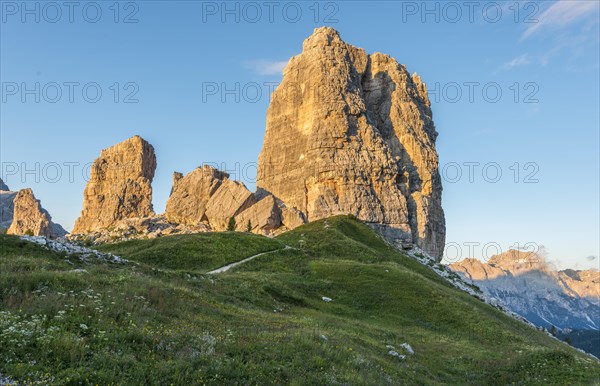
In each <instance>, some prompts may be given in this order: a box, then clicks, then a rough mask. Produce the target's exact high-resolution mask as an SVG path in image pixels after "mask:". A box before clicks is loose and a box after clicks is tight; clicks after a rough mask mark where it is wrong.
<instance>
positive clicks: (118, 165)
mask: <svg viewBox="0 0 600 386" xmlns="http://www.w3.org/2000/svg"><path fill="white" fill-rule="evenodd" d="M155 169H156V155H155V154H154V148H153V147H152V145H150V144H149V143H148V142H146V141H145V140H144V139H142V138H141V137H139V136H137V135H136V136H134V137H131V138H129V139H128V140H126V141H123V142H121V143H119V144H117V145H114V146H112V147H110V148H108V149H105V150H102V152H101V153H100V157H98V158H97V159H96V160H95V161H94V164H93V165H92V169H91V176H90V181H89V182H88V183H87V185H86V187H85V191H84V193H83V210H82V211H81V216H80V217H79V218H78V219H77V222H76V223H75V227H74V228H73V233H74V234H82V233H88V232H91V231H94V230H98V229H102V228H107V227H110V226H113V225H115V224H117V223H118V222H119V221H120V220H123V219H128V218H137V217H148V216H152V215H154V211H153V210H152V185H151V184H152V179H153V178H154V171H155Z"/></svg>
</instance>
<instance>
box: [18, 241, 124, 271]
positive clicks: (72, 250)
mask: <svg viewBox="0 0 600 386" xmlns="http://www.w3.org/2000/svg"><path fill="white" fill-rule="evenodd" d="M20 239H21V240H25V241H29V242H31V243H35V244H38V245H41V246H43V247H45V248H47V249H49V250H52V251H55V252H64V253H66V254H67V255H75V256H77V257H79V259H80V260H81V261H87V260H89V259H90V258H95V259H98V260H102V261H107V262H111V263H120V264H122V263H128V262H129V260H127V259H123V258H121V257H119V256H117V255H113V254H112V253H103V252H98V251H96V250H94V249H90V248H86V247H82V246H80V245H76V244H73V243H71V242H69V241H68V240H67V239H65V238H64V237H60V238H58V239H56V240H50V239H47V238H45V237H43V236H21V237H20Z"/></svg>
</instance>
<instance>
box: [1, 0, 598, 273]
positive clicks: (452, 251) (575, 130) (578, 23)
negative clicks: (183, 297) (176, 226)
mask: <svg viewBox="0 0 600 386" xmlns="http://www.w3.org/2000/svg"><path fill="white" fill-rule="evenodd" d="M467 3H468V2H467ZM23 4H24V3H22V2H20V1H19V2H11V1H4V0H3V1H2V2H1V4H0V5H1V8H0V12H1V14H0V16H1V18H2V19H1V24H0V28H1V29H0V78H1V81H2V103H1V105H0V108H1V112H0V125H1V126H0V127H1V132H0V141H1V143H0V158H1V163H2V165H1V166H2V169H1V175H2V178H3V179H4V181H5V182H6V183H7V184H8V185H9V187H10V188H11V189H13V190H16V189H20V188H23V187H32V188H33V189H34V192H35V194H36V196H37V197H38V198H39V199H41V201H42V204H43V206H44V207H45V208H47V209H48V210H49V211H50V213H51V214H52V216H53V218H54V219H55V220H56V221H57V222H59V223H61V224H62V225H64V226H65V227H66V228H67V229H70V228H72V226H73V223H74V221H75V219H76V217H77V216H78V214H79V212H80V210H81V207H82V193H83V189H84V187H85V182H86V180H85V178H84V177H83V176H85V175H86V174H87V173H86V172H87V167H86V165H89V163H90V162H92V161H93V160H94V159H95V158H96V157H97V156H98V154H99V152H100V150H101V149H102V148H106V147H109V146H111V145H112V144H115V143H117V142H120V141H122V140H124V139H126V138H128V137H130V136H132V135H134V134H139V135H141V136H142V137H144V138H145V139H147V140H148V141H150V142H151V143H152V144H153V145H154V147H155V149H156V152H157V157H158V168H157V171H156V177H155V180H154V184H153V187H154V199H153V200H154V206H155V210H156V211H157V212H162V211H163V210H164V206H165V203H166V200H167V198H168V194H169V191H170V188H171V174H172V172H173V171H180V172H189V171H191V170H192V169H193V168H195V167H196V166H198V165H201V164H203V163H212V164H215V165H218V166H220V167H221V168H223V169H227V170H228V171H229V172H230V174H232V176H234V177H237V178H238V179H241V180H243V181H244V182H245V183H246V184H247V185H248V186H249V187H250V188H253V187H254V181H253V177H254V175H255V170H256V167H255V165H256V164H255V163H256V159H257V156H258V153H259V152H260V149H261V145H262V140H263V134H264V128H265V114H266V109H267V106H268V103H269V88H270V87H272V85H273V84H275V83H276V82H278V81H280V80H281V70H282V67H283V66H284V65H285V63H286V62H287V60H288V59H289V58H290V57H291V56H293V55H296V54H298V53H300V51H301V48H302V41H303V40H304V39H305V38H306V37H308V36H309V35H310V34H311V33H312V31H313V29H314V28H316V27H319V26H322V25H328V26H331V27H334V28H336V29H337V30H338V31H339V32H340V34H341V36H342V38H343V39H344V40H345V41H347V42H349V43H351V44H353V45H355V46H359V47H363V48H365V49H366V50H367V52H376V51H379V52H383V53H387V54H390V55H392V56H393V57H395V58H397V59H398V61H399V62H401V63H403V64H405V65H406V66H407V68H408V70H409V71H411V72H417V73H419V74H420V75H421V77H422V78H423V80H424V81H425V82H426V83H427V85H428V88H429V90H430V98H431V99H432V108H433V113H434V120H435V122H436V126H437V130H438V132H439V133H440V135H439V138H438V142H437V147H438V151H439V154H440V165H441V167H442V175H443V179H444V196H443V206H444V208H445V211H446V219H447V229H448V232H447V242H448V243H449V244H450V243H452V244H451V245H452V247H451V248H449V249H448V256H449V258H451V259H452V258H456V257H457V256H460V257H468V256H469V255H473V256H474V257H482V256H485V255H486V254H487V255H491V254H493V253H494V252H495V251H496V246H499V247H500V248H501V250H506V249H507V248H509V247H510V246H520V247H522V248H524V247H532V245H536V246H542V245H543V246H544V247H545V251H546V253H547V254H548V258H549V259H550V260H551V261H556V262H557V264H558V265H559V267H578V268H590V267H598V255H599V244H600V241H599V236H598V235H599V233H600V229H599V216H600V208H599V194H600V193H599V174H600V171H599V163H600V161H599V128H600V117H599V105H600V96H599V88H600V80H599V72H600V71H599V70H600V66H599V55H600V48H599V44H600V43H599V38H598V36H599V18H600V10H599V6H598V4H599V3H598V2H596V1H535V2H533V1H532V2H528V1H523V2H518V3H516V4H515V1H509V2H488V1H483V2H477V1H476V2H472V3H468V4H472V5H466V3H465V2H435V1H432V2H427V3H426V5H424V4H425V3H424V2H421V1H418V2H411V1H404V2H400V1H398V2H393V1H389V2H387V1H368V2H366V1H345V2H333V1H332V2H320V3H316V5H315V2H312V1H311V2H277V1H275V2H228V3H226V5H225V6H223V4H224V3H222V2H201V1H171V2H166V1H138V2H119V3H118V7H115V5H114V2H113V1H110V2H101V1H98V2H95V3H94V2H75V3H74V5H73V8H72V9H69V8H67V7H66V6H64V5H63V3H62V2H57V3H51V5H48V3H41V2H35V1H30V2H27V3H26V7H27V9H24V6H23ZM425 7H427V8H425ZM36 18H37V20H36ZM236 19H237V20H236ZM36 84H37V89H36ZM236 85H237V86H236ZM236 87H237V89H236ZM215 88H216V89H215ZM84 89H85V93H84V92H83V90H84ZM27 90H30V91H29V92H28V91H27ZM31 90H33V91H31ZM98 90H100V91H101V93H102V94H101V95H97V94H96V93H97V91H98ZM117 90H118V92H117ZM228 90H229V91H228ZM231 90H233V91H231ZM236 90H237V91H236ZM59 91H60V95H59V94H58V93H57V92H59ZM70 91H72V95H70ZM209 91H211V92H209ZM215 91H216V92H215ZM499 92H500V93H501V94H499ZM36 97H37V98H39V102H37V101H36V100H35V99H36ZM236 99H237V100H236ZM125 102H134V103H125ZM69 165H70V166H69ZM470 168H471V169H470ZM57 170H60V173H61V174H60V175H58V174H57ZM470 170H472V171H473V172H474V173H473V174H472V178H470V176H469V171H470ZM70 171H72V173H73V176H72V178H70V176H69V172H70ZM498 171H500V172H501V175H498V174H497V173H498ZM527 243H535V244H527ZM471 245H472V246H471ZM457 246H458V247H459V248H460V250H458V249H457ZM470 246H471V247H470ZM532 248H533V247H532ZM488 257H489V256H488Z"/></svg>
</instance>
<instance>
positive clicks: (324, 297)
mask: <svg viewBox="0 0 600 386" xmlns="http://www.w3.org/2000/svg"><path fill="white" fill-rule="evenodd" d="M321 299H323V301H324V302H327V303H329V302H330V301H332V300H333V299H332V298H328V297H327V296H323V297H322V298H321Z"/></svg>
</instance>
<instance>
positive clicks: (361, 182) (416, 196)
mask: <svg viewBox="0 0 600 386" xmlns="http://www.w3.org/2000/svg"><path fill="white" fill-rule="evenodd" d="M436 137H437V132H436V130H435V126H434V123H433V120H432V113H431V109H430V103H429V99H428V96H427V90H426V87H425V84H424V83H423V82H422V81H421V79H420V78H419V77H418V76H417V75H416V74H415V75H412V76H411V75H410V74H409V72H408V71H407V70H406V68H405V67H404V66H403V65H401V64H399V63H398V62H397V61H396V60H395V59H393V58H391V57H389V56H387V55H383V54H380V53H375V54H372V55H368V54H367V53H366V52H365V51H364V50H363V49H360V48H356V47H353V46H351V45H349V44H346V43H345V42H344V41H342V39H341V38H340V36H339V34H338V33H337V31H335V30H333V29H331V28H318V29H316V30H315V32H314V34H313V35H312V36H310V37H309V38H308V39H306V40H305V41H304V45H303V52H302V53H301V54H300V55H298V56H296V57H293V58H292V59H291V60H290V61H289V63H288V65H287V67H286V68H285V70H284V74H283V80H282V82H281V84H280V85H279V87H278V88H277V89H276V90H275V92H274V93H273V96H272V101H271V104H270V106H269V109H268V112H267V126H266V133H265V140H264V145H263V149H262V152H261V154H260V156H259V162H258V164H259V165H258V179H257V186H258V187H259V188H262V189H264V190H266V191H268V192H270V193H271V194H273V195H274V196H276V197H277V198H278V199H281V200H282V201H283V202H285V204H286V205H287V206H289V207H291V208H297V209H298V210H299V211H301V212H302V213H303V215H304V216H306V218H307V219H308V220H309V221H312V220H317V219H320V218H324V217H328V216H333V215H338V214H353V215H355V216H356V217H358V218H359V219H360V220H363V221H365V222H366V223H368V224H370V225H371V226H373V227H374V228H375V229H376V230H378V231H379V232H380V233H381V234H382V235H384V236H385V237H386V238H388V239H389V240H392V241H393V242H395V243H396V244H397V245H399V246H403V247H407V246H412V245H416V246H419V247H420V248H422V249H423V250H425V251H426V252H428V253H429V254H431V255H432V256H435V257H436V258H438V259H440V258H441V256H442V252H443V246H444V241H445V233H446V231H445V220H444V212H443V210H442V206H441V195H442V186H441V179H440V175H439V171H438V156H437V153H436V149H435V140H436Z"/></svg>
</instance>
